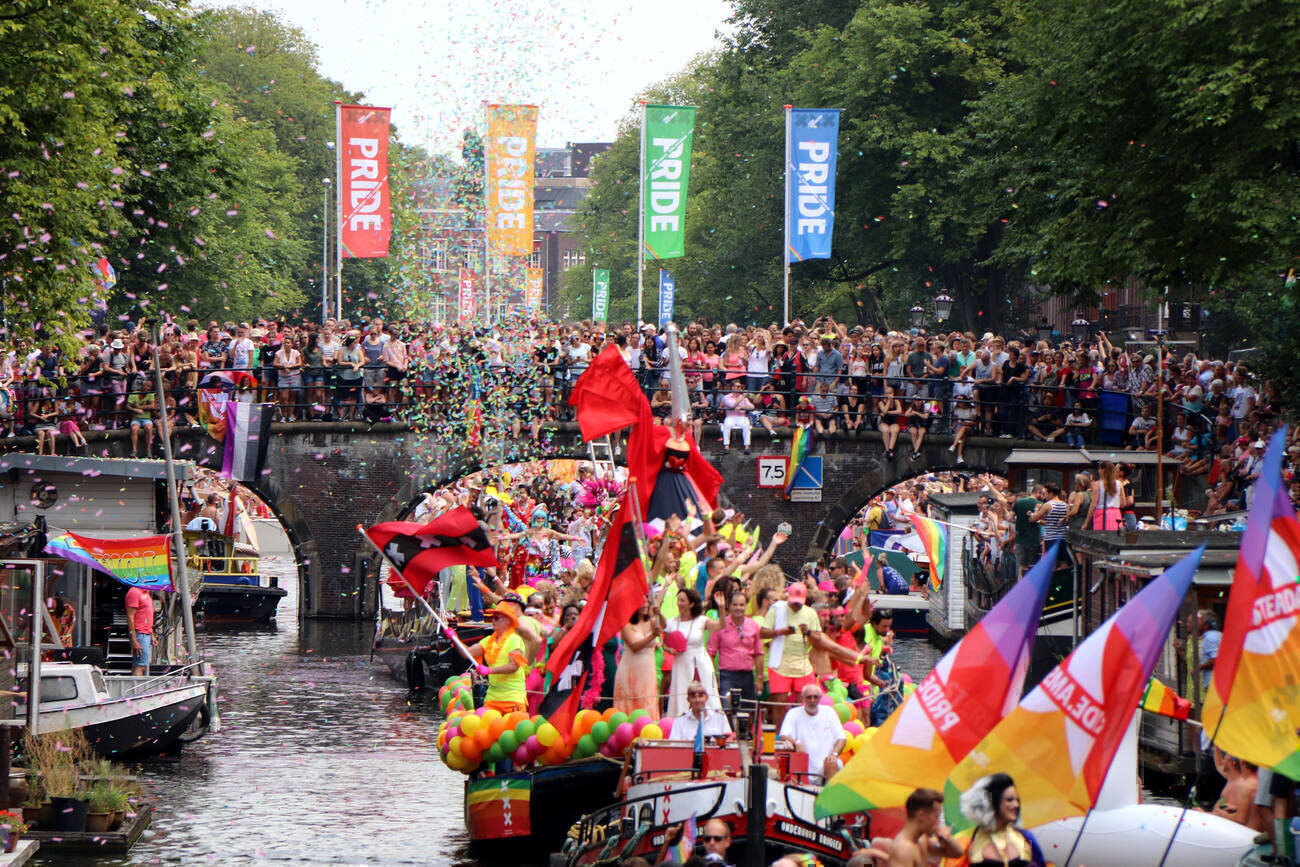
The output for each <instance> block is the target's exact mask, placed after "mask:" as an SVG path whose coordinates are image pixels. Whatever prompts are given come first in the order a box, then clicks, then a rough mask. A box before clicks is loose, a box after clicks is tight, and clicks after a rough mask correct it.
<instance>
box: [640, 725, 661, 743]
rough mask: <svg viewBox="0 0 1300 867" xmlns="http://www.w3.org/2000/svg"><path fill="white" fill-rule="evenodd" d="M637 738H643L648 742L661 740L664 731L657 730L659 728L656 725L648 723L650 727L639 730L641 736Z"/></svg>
mask: <svg viewBox="0 0 1300 867" xmlns="http://www.w3.org/2000/svg"><path fill="white" fill-rule="evenodd" d="M639 737H643V738H645V739H646V740H648V741H658V740H663V737H664V730H663V729H661V728H659V726H658V725H657V724H656V723H650V725H648V726H646V727H645V728H643V729H641V734H640V735H639Z"/></svg>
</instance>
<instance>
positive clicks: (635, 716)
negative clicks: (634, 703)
mask: <svg viewBox="0 0 1300 867" xmlns="http://www.w3.org/2000/svg"><path fill="white" fill-rule="evenodd" d="M643 716H650V711H648V710H646V709H645V708H643V707H639V708H637V709H636V710H634V711H632V715H631V716H630V717H628V718H627V719H628V722H636V721H637V720H639V719H641V717H643Z"/></svg>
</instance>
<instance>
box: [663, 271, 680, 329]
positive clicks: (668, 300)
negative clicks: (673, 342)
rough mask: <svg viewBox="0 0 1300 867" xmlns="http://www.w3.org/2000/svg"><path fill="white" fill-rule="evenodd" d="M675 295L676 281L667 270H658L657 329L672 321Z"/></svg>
mask: <svg viewBox="0 0 1300 867" xmlns="http://www.w3.org/2000/svg"><path fill="white" fill-rule="evenodd" d="M676 294H677V281H676V280H674V279H673V275H672V274H669V273H668V269H667V268H660V269H659V327H660V328H665V327H667V325H668V323H669V322H672V321H673V296H674V295H676Z"/></svg>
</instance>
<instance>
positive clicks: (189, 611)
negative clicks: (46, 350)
mask: <svg viewBox="0 0 1300 867" xmlns="http://www.w3.org/2000/svg"><path fill="white" fill-rule="evenodd" d="M161 338H162V333H161V327H160V325H159V323H158V322H156V321H155V322H154V323H153V347H152V351H153V384H154V390H155V391H156V392H157V400H158V407H159V412H158V432H159V434H161V435H162V441H163V458H164V463H165V465H166V469H167V505H168V508H169V509H170V510H171V515H172V549H173V550H174V551H175V552H176V574H177V576H178V579H179V582H180V587H179V588H178V589H179V592H180V594H181V622H182V623H183V624H184V625H185V652H186V653H188V654H189V657H190V662H198V661H199V652H198V649H197V648H196V647H195V644H194V609H193V607H192V606H191V605H190V581H189V574H188V573H187V572H186V569H185V527H184V526H183V525H182V524H181V506H180V491H179V488H177V486H176V464H175V463H174V462H173V461H172V437H171V426H170V425H169V424H168V422H167V404H166V402H165V399H164V397H165V395H166V393H167V392H166V390H165V389H164V388H163V377H162V365H161V364H160V363H159V361H158V344H159V342H161ZM42 610H44V609H42ZM33 631H35V628H33ZM134 634H135V633H134V632H133V633H132V635H134Z"/></svg>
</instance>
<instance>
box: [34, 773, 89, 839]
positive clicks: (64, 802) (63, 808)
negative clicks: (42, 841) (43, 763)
mask: <svg viewBox="0 0 1300 867" xmlns="http://www.w3.org/2000/svg"><path fill="white" fill-rule="evenodd" d="M44 775H45V790H46V791H47V792H49V794H50V804H51V806H52V807H53V808H54V819H53V822H52V823H51V824H52V826H53V827H52V829H51V830H54V831H64V832H74V833H75V832H79V831H84V830H86V813H87V811H88V809H89V807H90V802H89V801H87V800H86V786H85V783H84V782H83V781H82V779H81V775H80V774H79V773H77V766H76V765H74V764H72V763H71V762H69V763H67V764H58V765H55V766H53V767H47V768H45V770H44Z"/></svg>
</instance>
